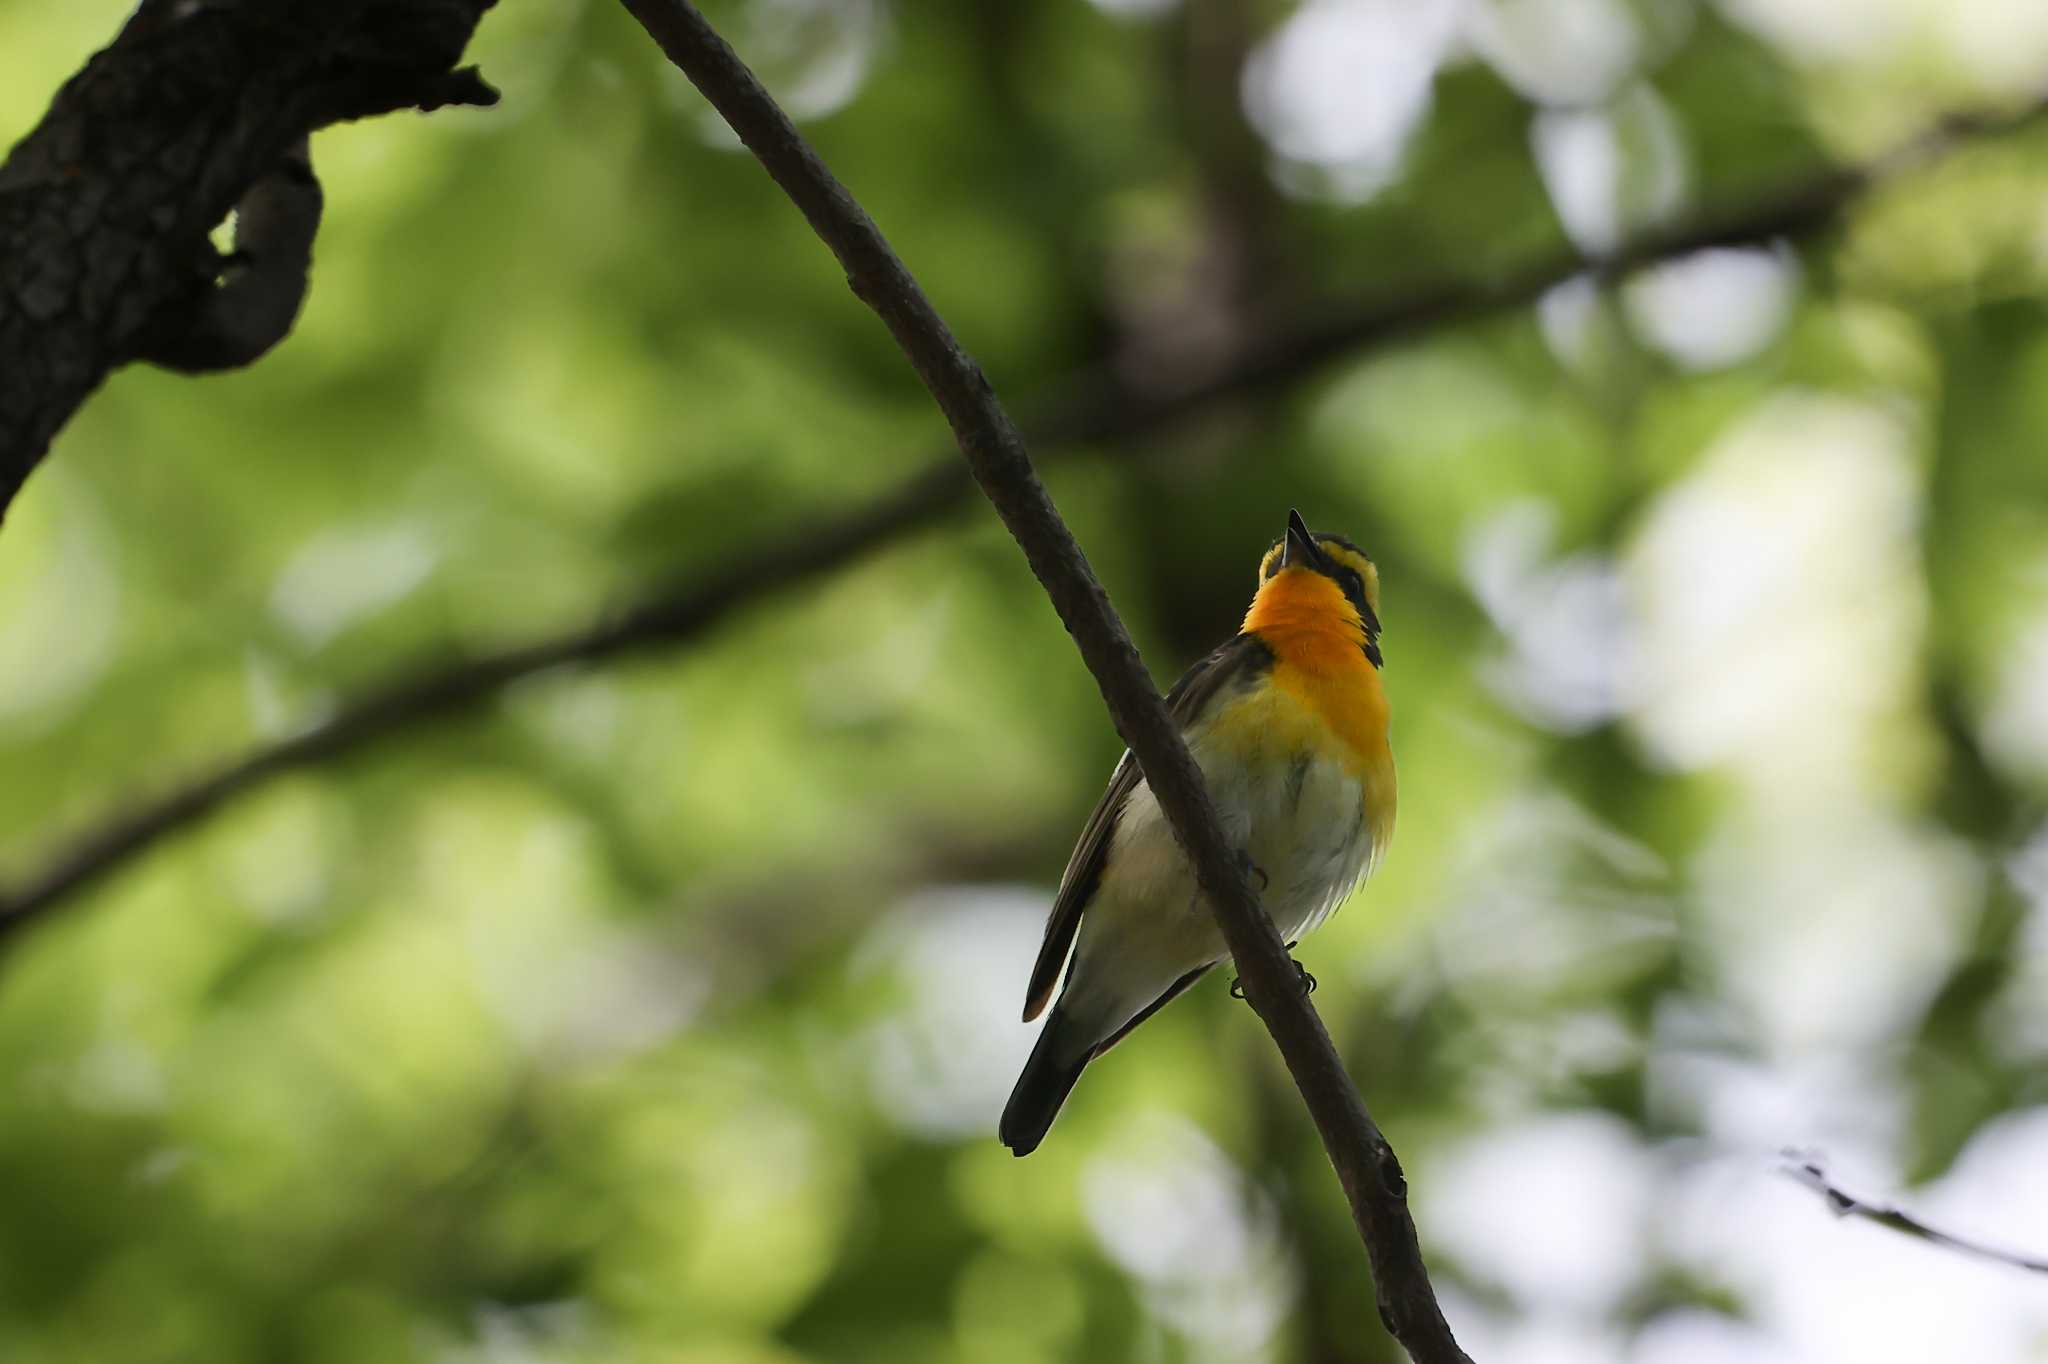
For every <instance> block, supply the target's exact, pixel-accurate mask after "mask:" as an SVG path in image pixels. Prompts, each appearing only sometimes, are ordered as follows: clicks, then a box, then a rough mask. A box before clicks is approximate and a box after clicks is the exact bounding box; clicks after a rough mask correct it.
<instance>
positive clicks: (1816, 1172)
mask: <svg viewBox="0 0 2048 1364" xmlns="http://www.w3.org/2000/svg"><path fill="white" fill-rule="evenodd" d="M1785 1173H1786V1174H1787V1175H1788V1176H1790V1177H1791V1178H1792V1179H1795V1180H1797V1181H1798V1182H1799V1183H1801V1184H1804V1185H1805V1186H1806V1187H1807V1188H1809V1189H1812V1190H1813V1191H1814V1192H1815V1193H1817V1194H1819V1195H1820V1196H1821V1197H1822V1198H1824V1199H1826V1200H1827V1204H1828V1209H1829V1211H1831V1212H1833V1213H1834V1214H1835V1215H1836V1216H1837V1217H1860V1218H1862V1219H1863V1220H1864V1221H1866V1222H1875V1223H1876V1224H1877V1225H1878V1226H1880V1227H1889V1228H1890V1229H1891V1230H1893V1231H1896V1232H1899V1233H1901V1234H1902V1235H1905V1236H1910V1237H1912V1238H1914V1239H1915V1240H1917V1241H1925V1242H1927V1243H1928V1244H1930V1245H1936V1246H1942V1247H1944V1248H1946V1249H1948V1250H1959V1251H1961V1252H1962V1253H1963V1254H1965V1255H1974V1256H1976V1257H1977V1258H1978V1259H1980V1260H1991V1261H1993V1262H1995V1263H1997V1264H2002V1265H2006V1266H2009V1267H2010V1268H2013V1269H2023V1270H2026V1271H2027V1272H2028V1273H2029V1274H2048V1260H2038V1259H2034V1258H2033V1257H2031V1256H2027V1255H2022V1254H2020V1253H2018V1252H2017V1251H2011V1250H2003V1249H2000V1248H1999V1247H1997V1246H1988V1245H1985V1244H1984V1243H1983V1242H1982V1241H1972V1240H1970V1239H1968V1238H1967V1237H1962V1236H1957V1235H1955V1234H1953V1233H1951V1232H1946V1231H1943V1230H1942V1229H1941V1228H1939V1227H1934V1226H1929V1225H1928V1224H1927V1223H1925V1222H1923V1221H1921V1220H1920V1219H1919V1218H1917V1217H1915V1216H1913V1215H1912V1214H1911V1213H1908V1212H1903V1211H1901V1210H1900V1209H1898V1208H1894V1207H1890V1206H1887V1205H1886V1204H1883V1203H1873V1202H1870V1201H1869V1200H1868V1199H1863V1198H1858V1197H1857V1196H1856V1195H1854V1194H1851V1193H1845V1192H1844V1191H1843V1190H1842V1189H1840V1188H1838V1187H1837V1186H1836V1185H1835V1184H1834V1183H1833V1181H1831V1180H1830V1179H1829V1178H1828V1172H1827V1171H1826V1170H1825V1169H1823V1168H1822V1167H1821V1164H1820V1162H1819V1161H1817V1160H1814V1159H1812V1158H1811V1157H1808V1156H1802V1155H1801V1154H1800V1153H1798V1152H1796V1151H1787V1152H1785Z"/></svg>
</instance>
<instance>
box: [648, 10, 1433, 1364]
mask: <svg viewBox="0 0 2048 1364" xmlns="http://www.w3.org/2000/svg"><path fill="white" fill-rule="evenodd" d="M625 4H626V8H627V9H629V10H631V11H632V13H633V15H634V17H635V18H637V19H639V20H640V22H641V24H642V25H643V26H644V27H645V28H646V29H647V31H648V32H649V33H650V34H652V35H653V37H654V39H655V41H656V42H658V43H660V44H661V48H662V50H663V51H664V52H666V53H667V54H668V57H669V60H670V61H672V62H674V63H675V64H676V65H677V66H678V67H680V68H681V69H682V71H683V73H684V74H685V75H686V76H688V77H689V78H690V81H691V83H692V84H694V85H695V86H696V87H697V89H698V90H699V91H701V92H702V93H703V95H704V96H705V98H707V99H709V100H710V101H711V103H712V106H713V107H714V108H716V109H717V110H718V112H719V114H720V115H721V116H723V117H724V119H725V121H726V122H727V123H728V124H730V125H731V126H732V129H733V131H734V132H736V133H738V134H739V137H740V141H742V142H743V143H745V144H746V146H747V148H748V150H750V151H752V152H753V153H754V155H755V157H756V158H758V159H759V160H760V162H761V164H762V166H763V167H764V168H766V170H767V171H768V173H769V175H770V176H772V177H773V178H774V180H775V182H776V183H777V184H778V185H780V186H781V187H782V189H783V192H784V193H786V194H788V195H789V197H790V199H791V200H792V201H794V202H795V204H796V205H797V207H798V208H799V209H801V210H802V212H803V214H804V217H805V218H807V219H808V220H809V221H810V224H811V227H812V229H813V230H814V231H816V232H817V234H818V235H819V237H821V238H823V239H824V241H825V243H826V245H827V246H829V247H831V249H832V253H833V255H835V256H837V257H838V258H839V263H840V265H841V266H843V267H844V268H845V270H846V274H847V280H848V282H849V283H850V284H851V285H852V286H853V291H854V293H855V294H857V295H858V296H859V297H860V298H861V299H862V300H863V301H864V302H866V303H867V304H868V306H869V307H871V308H873V309H874V310H875V312H876V314H877V315H879V316H880V317H881V319H882V321H883V323H884V324H885V325H886V326H887V327H888V328H889V331H890V334H891V335H893V336H894V337H895V338H896V344H897V345H898V346H900V347H901V348H902V350H903V353H904V354H905V355H906V356H907V357H909V359H910V362H911V364H912V365H913V366H915V367H916V369H917V372H918V374H919V376H920V377H921V378H922V379H923V380H924V383H925V387H926V388H928V389H930V390H931V393H932V397H933V398H934V399H936V400H937V402H938V404H939V408H940V410H941V411H943V412H944V413H945V414H946V420H947V422H948V423H949V424H950V425H951V426H952V428H953V433H954V436H955V438H956V439H957V440H958V442H959V445H960V453H961V454H962V455H964V456H965V457H966V460H967V464H968V467H969V468H970V469H971V470H972V471H973V473H974V477H975V480H976V482H978V483H979V484H980V485H981V490H982V492H983V493H984V494H986V495H987V497H988V499H989V501H990V502H991V503H992V504H993V505H994V506H995V508H996V511H997V512H998V514H1000V515H1001V516H1002V518H1003V523H1004V524H1005V525H1006V526H1008V527H1009V530H1010V533H1011V535H1012V536H1014V537H1015V538H1016V540H1017V543H1018V545H1019V546H1020V547H1021V548H1022V549H1023V551H1024V557H1025V558H1026V559H1027V560H1028V561H1029V562H1030V564H1031V570H1032V572H1033V573H1034V574H1036V575H1037V577H1038V580H1039V582H1040V584H1041V585H1043V586H1044V588H1045V590H1046V595H1047V596H1049V597H1050V598H1051V599H1052V603H1053V606H1054V608H1055V609H1056V610H1057V611H1058V612H1059V615H1060V619H1061V621H1063V622H1064V623H1065V625H1066V627H1067V631H1068V633H1069V634H1071V635H1072V636H1073V637H1074V642H1075V644H1076V645H1078V646H1079V648H1080V650H1081V656H1082V658H1083V659H1084V660H1086V662H1087V665H1088V670H1089V671H1090V672H1091V673H1093V674H1094V675H1095V680H1096V684H1097V685H1098V686H1099V687H1100V688H1101V690H1102V696H1103V700H1104V701H1105V702H1106V703H1107V704H1108V707H1109V711H1110V714H1111V716H1112V718H1113V719H1114V720H1115V721H1116V727H1117V732H1118V733H1119V734H1121V735H1122V736H1123V739H1124V742H1125V743H1126V744H1128V745H1129V746H1130V749H1131V752H1132V753H1133V754H1134V755H1135V756H1136V758H1137V760H1138V763H1139V766H1140V767H1141V768H1142V769H1143V770H1144V773H1145V778H1146V781H1147V783H1148V785H1149V786H1150V787H1151V789H1152V793H1153V794H1154V795H1155V796H1156V797H1157V798H1158V800H1159V804H1160V808H1161V809H1162V810H1163V811H1164V812H1165V814H1166V817H1167V820H1168V822H1169V823H1170V824H1171V825H1172V827H1173V830H1174V833H1175V836H1176V837H1177V838H1178V839H1179V841H1180V844H1181V846H1182V848H1183V849H1184V850H1185V851H1186V852H1187V854H1188V857H1189V860H1190V861H1191V862H1192V863H1193V865H1194V869H1195V875H1196V879H1197V882H1198V883H1199V884H1200V886H1201V888H1202V891H1203V894H1204V896H1205V897H1206V898H1207V899H1208V901H1209V903H1210V906H1211V908H1212V909H1213V910H1214V912H1215V914H1216V919H1217V922H1218V924H1219V925H1220V926H1221V928H1222V930H1223V937H1224V941H1225V942H1226V943H1228V944H1229V946H1230V952H1231V956H1232V957H1233V958H1234V959H1235V961H1236V964H1237V970H1238V973H1239V975H1240V976H1241V977H1242V978H1243V980H1244V984H1245V995H1246V997H1247V998H1248V999H1249V1000H1250V1001H1251V1005H1252V1007H1253V1009H1255V1010H1256V1011H1257V1012H1258V1015H1259V1018H1260V1020H1261V1021H1262V1022H1264V1023H1265V1025H1266V1030H1267V1031H1268V1032H1269V1033H1271V1034H1272V1036H1273V1040H1274V1042H1275V1043H1276V1044H1277V1045H1278V1046H1279V1048H1280V1053H1281V1055H1282V1056H1283V1057H1284V1058H1286V1061H1287V1068H1288V1070H1289V1071H1290V1072H1291V1073H1292V1074H1293V1076H1294V1081H1295V1085H1296V1086H1297V1087H1298V1088H1299V1089H1300V1090H1301V1094H1302V1098H1303V1099H1304V1100H1305V1101H1306V1103H1307V1105H1308V1108H1309V1112H1310V1113H1311V1114H1312V1115H1313V1117H1314V1119H1315V1123H1316V1127H1317V1129H1318V1131H1319V1132H1320V1133H1321V1135H1322V1138H1323V1146H1324V1149H1325V1150H1326V1151H1327V1152H1328V1153H1329V1156H1330V1163H1331V1164H1332V1165H1333V1166H1335V1167H1336V1170H1337V1174H1338V1178H1339V1180H1340V1181H1341V1182H1342V1184H1343V1186H1344V1192H1345V1195H1346V1196H1347V1197H1348V1198H1349V1200H1350V1203H1351V1211H1352V1217H1353V1220H1354V1221H1356V1222H1357V1224H1358V1229H1359V1232H1360V1234H1361V1235H1362V1236H1363V1237H1364V1239H1365V1245H1366V1251H1367V1254H1368V1256H1369V1257H1370V1259H1371V1261H1372V1269H1373V1278H1374V1280H1375V1283H1376V1284H1377V1287H1378V1292H1379V1304H1380V1316H1381V1318H1382V1320H1384V1321H1385V1322H1386V1324H1387V1329H1388V1330H1389V1331H1390V1332H1392V1333H1393V1335H1394V1337H1395V1338H1396V1339H1397V1340H1399V1341H1400V1342H1401V1344H1402V1345H1403V1347H1404V1348H1406V1349H1407V1351H1408V1353H1409V1354H1410V1355H1411V1356H1412V1357H1413V1358H1415V1359H1416V1360H1417V1361H1419V1364H1469V1361H1468V1360H1467V1357H1466V1355H1465V1352H1464V1351H1463V1350H1461V1349H1460V1348H1459V1347H1458V1343H1457V1341H1456V1340H1455V1339H1454V1338H1453V1337H1452V1335H1451V1330H1450V1327H1449V1325H1448V1324H1447V1323H1446V1322H1445V1321H1444V1316H1443V1311H1442V1309H1441V1308H1440V1307H1439V1306H1438V1305H1437V1301H1436V1294H1435V1292H1434V1291H1433V1290H1432V1289H1431V1287H1430V1283H1429V1271H1428V1270H1427V1268H1426V1267H1425V1266H1424V1265H1423V1262H1422V1251H1421V1247H1420V1245H1419V1244H1418V1242H1417V1239H1416V1234H1415V1223H1414V1221H1413V1219H1412V1218H1410V1216H1409V1214H1408V1201H1407V1184H1406V1181H1405V1179H1404V1178H1403V1176H1402V1174H1401V1167H1400V1163H1399V1162H1398V1161H1397V1160H1396V1159H1395V1158H1394V1152H1393V1149H1392V1148H1391V1147H1389V1146H1388V1145H1387V1141H1386V1138H1385V1137H1383V1136H1382V1135H1381V1134H1380V1131H1379V1128H1378V1127H1377V1126H1375V1125H1374V1123H1373V1120H1372V1116H1371V1114H1369V1113H1368V1112H1367V1111H1366V1107H1365V1102H1364V1100H1363V1099H1361V1098H1360V1097H1359V1094H1358V1090H1357V1088H1356V1087H1355V1086H1353V1085H1352V1083H1351V1077H1350V1076H1349V1075H1348V1074H1346V1072H1345V1070H1344V1063H1343V1061H1342V1060H1341V1059H1340V1058H1339V1057H1338V1055H1337V1049H1336V1047H1335V1046H1333V1045H1332V1044H1331V1042H1330V1035H1329V1033H1328V1032H1327V1031H1325V1030H1324V1028H1323V1023H1322V1019H1321V1018H1320V1017H1318V1016H1317V1014H1316V1011H1315V1009H1314V1007H1313V1006H1312V1005H1310V1003H1309V1002H1308V998H1307V996H1306V995H1305V994H1304V993H1303V992H1302V990H1301V989H1300V986H1299V984H1298V981H1297V977H1296V974H1295V970H1294V963H1293V961H1292V960H1291V959H1290V958H1289V957H1288V955H1287V949H1286V947H1285V946H1284V945H1283V944H1282V943H1281V941H1280V935H1279V933H1278V932H1277V931H1275V929H1274V927H1273V923H1272V920H1270V919H1269V918H1267V917H1266V914H1265V911H1264V910H1263V909H1262V908H1261V907H1260V905H1259V902H1258V900H1257V898H1256V897H1255V896H1254V895H1253V894H1252V891H1251V887H1250V885H1249V883H1248V881H1247V879H1246V875H1245V871H1244V868H1243V866H1242V864H1241V862H1240V860H1239V858H1238V856H1237V853H1236V850H1235V849H1234V848H1233V847H1232V846H1231V843H1230V840H1229V839H1228V838H1227V837H1226V836H1225V834H1224V832H1223V826H1222V824H1221V822H1220V820H1219V819H1218V816H1217V813H1216V807H1215V804H1214V803H1213V802H1212V801H1211V800H1210V797H1209V791H1208V787H1207V786H1206V784H1205V783H1204V781H1203V779H1202V773H1201V769H1199V768H1198V767H1196V766H1195V760H1194V758H1193V757H1192V756H1191V755H1190V754H1189V752H1188V750H1187V746H1186V745H1185V744H1184V743H1182V741H1181V737H1180V732H1179V730H1178V728H1177V727H1176V726H1175V725H1174V723H1173V720H1172V718H1171V716H1169V715H1168V713H1167V710H1166V705H1165V702H1164V701H1162V700H1161V699H1160V696H1159V690H1158V688H1157V687H1155V686H1154V685H1153V684H1152V679H1151V677H1150V676H1149V675H1148V674H1147V673H1146V671H1145V665H1144V663H1143V662H1142V661H1141V660H1140V659H1139V657H1138V651H1137V649H1136V647H1135V646H1133V645H1132V643H1131V639H1130V636H1129V635H1128V634H1126V633H1125V631H1124V627H1123V622H1122V621H1121V620H1119V619H1118V618H1117V614H1116V610H1115V608H1114V607H1112V606H1111V605H1110V602H1109V598H1108V596H1107V595H1106V594H1105V593H1104V592H1103V590H1102V585H1101V584H1100V583H1098V582H1097V581H1096V579H1095V575H1094V573H1093V572H1092V571H1091V570H1090V569H1089V567H1088V561H1087V559H1086V558H1084V557H1083V555H1082V553H1081V548H1080V546H1079V545H1078V544H1076V543H1075V542H1074V537H1073V535H1072V534H1071V533H1069V532H1068V530H1067V527H1066V523H1065V522H1064V521H1062V520H1061V519H1060V514H1059V512H1058V511H1057V510H1056V509H1055V508H1054V507H1053V504H1052V499H1051V498H1050V497H1048V496H1047V495H1046V491H1045V487H1044V485H1043V484H1041V483H1040V482H1039V480H1038V475H1037V474H1036V473H1035V472H1034V471H1033V469H1032V467H1031V458H1030V455H1029V454H1028V453H1027V452H1026V450H1025V447H1024V439H1023V437H1022V436H1021V435H1020V434H1019V433H1018V431H1017V428H1016V426H1015V425H1013V424H1012V422H1011V421H1010V417H1009V414H1008V413H1006V412H1005V411H1004V410H1003V407H1002V404H1001V403H1000V402H999V401H998V400H997V399H996V395H995V392H994V390H993V389H991V388H990V387H989V383H988V380H987V378H986V377H985V376H984V375H983V374H982V372H981V369H980V367H979V366H978V365H976V364H975V362H974V360H973V359H972V358H971V357H970V356H969V355H968V354H967V352H966V351H965V350H963V349H962V348H961V346H960V343H959V342H958V341H957V340H956V339H955V338H954V337H953V334H952V332H951V331H950V330H949V329H948V328H947V326H946V323H945V321H944V320H943V319H942V318H941V317H940V316H939V314H938V312H937V311H936V310H935V309H934V308H933V307H932V305H931V303H930V301H929V300H927V299H926V298H925V296H924V293H923V291H922V290H921V289H920V288H919V287H918V284H917V281H916V280H915V279H914V278H912V276H911V274H910V272H909V271H908V270H907V269H905V268H904V265H903V262H902V261H901V260H899V259H898V258H897V257H896V254H895V252H893V251H892V250H891V249H890V247H889V244H888V242H887V241H886V240H885V239H884V238H883V236H882V233H881V231H880V230H879V229H878V228H877V227H876V226H875V224H874V222H873V220H872V219H870V218H869V217H868V215H867V214H866V212H865V211H863V210H862V208H861V207H860V205H859V204H858V203H856V202H855V201H854V199H853V196H852V195H851V194H849V193H848V192H847V191H846V189H845V187H844V186H842V185H841V184H840V183H839V182H838V181H837V180H835V179H834V178H833V177H832V174H831V172H830V171H828V170H827V169H826V168H825V166H824V165H823V163H821V162H820V161H819V160H818V158H817V156H816V154H815V153H813V152H812V150H811V148H810V146H809V144H808V143H806V142H805V141H804V139H803V137H802V135H801V134H799V133H798V132H797V130H796V128H795V127H794V126H793V125H792V124H791V123H790V121H789V119H788V118H787V117H786V116H784V114H783V112H782V110H781V109H780V108H778V107H777V106H776V104H775V101H774V100H773V99H772V98H770V97H769V95H768V92H767V91H765V90H763V89H762V88H761V85H760V83H759V82H758V81H756V80H755V79H754V76H753V73H752V72H751V71H749V70H747V68H746V66H745V64H744V63H742V62H741V61H740V59H739V58H738V57H737V56H736V55H734V53H733V51H732V49H731V48H730V47H728V46H727V45H726V44H725V41H724V40H723V39H722V38H720V37H719V36H718V34H717V33H716V32H714V31H713V30H712V28H711V26H710V25H709V24H707V23H706V22H705V21H704V17H703V16H702V15H701V14H699V13H698V12H697V11H696V9H695V8H694V7H693V6H691V5H690V4H688V3H687V0H625Z"/></svg>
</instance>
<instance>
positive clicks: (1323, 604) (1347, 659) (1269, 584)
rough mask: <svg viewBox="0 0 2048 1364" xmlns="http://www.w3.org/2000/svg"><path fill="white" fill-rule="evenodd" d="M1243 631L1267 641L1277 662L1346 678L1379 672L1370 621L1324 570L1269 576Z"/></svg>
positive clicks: (1289, 570) (1287, 571) (1286, 571)
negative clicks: (1368, 646)
mask: <svg viewBox="0 0 2048 1364" xmlns="http://www.w3.org/2000/svg"><path fill="white" fill-rule="evenodd" d="M1243 629H1244V630H1245V631H1246V632H1247V633H1253V634H1257V635H1258V637H1259V638H1260V639H1262V640H1264V641H1265V642H1266V644H1267V646H1268V647H1269V648H1271V649H1272V650H1273V657H1274V659H1275V660H1276V661H1277V662H1280V663H1286V664H1291V665H1293V666H1294V667H1296V668H1299V669H1301V670H1302V671H1304V672H1309V673H1317V674H1328V675H1333V676H1342V675H1345V674H1351V673H1355V672H1358V671H1361V670H1362V671H1363V672H1366V673H1376V672H1377V671H1378V670H1377V669H1375V668H1374V667H1373V665H1372V664H1371V662H1369V661H1368V660H1367V659H1366V656H1365V642H1366V637H1365V622H1364V621H1362V620H1360V619H1359V616H1358V608H1357V607H1355V606H1353V605H1352V604H1351V601H1350V599H1349V598H1347V597H1346V596H1345V595H1344V591H1343V589H1342V588H1340V587H1338V586H1337V584H1336V583H1334V582H1332V581H1330V580H1329V579H1328V578H1326V577H1324V576H1323V575H1322V574H1320V573H1311V572H1309V571H1308V570H1307V569H1301V568H1286V569H1282V570H1280V572H1278V573H1276V574H1274V575H1273V576H1272V577H1271V578H1268V579H1267V580H1266V582H1265V585H1264V586H1262V587H1260V588H1259V595H1258V596H1256V597H1253V598H1252V605H1251V609H1250V610H1249V611H1246V612H1245V613H1244V626H1243ZM1375 690H1377V687H1375Z"/></svg>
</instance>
